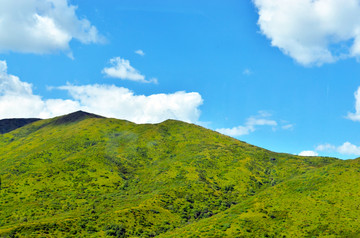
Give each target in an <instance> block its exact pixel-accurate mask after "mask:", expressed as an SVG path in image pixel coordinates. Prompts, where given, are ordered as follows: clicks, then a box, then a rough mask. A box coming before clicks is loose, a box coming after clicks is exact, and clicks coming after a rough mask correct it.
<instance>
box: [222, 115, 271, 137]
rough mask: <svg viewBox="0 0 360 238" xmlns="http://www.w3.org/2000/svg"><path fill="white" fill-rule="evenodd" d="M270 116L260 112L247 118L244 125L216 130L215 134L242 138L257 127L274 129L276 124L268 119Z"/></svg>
mask: <svg viewBox="0 0 360 238" xmlns="http://www.w3.org/2000/svg"><path fill="white" fill-rule="evenodd" d="M270 116H271V114H269V113H267V112H263V111H260V112H259V114H258V115H257V116H252V117H249V118H248V119H247V120H246V122H245V125H241V126H236V127H233V128H220V129H216V131H217V132H220V133H222V134H225V135H228V136H243V135H248V134H250V133H251V132H254V131H255V130H256V129H257V127H258V126H272V127H275V126H277V125H278V123H277V122H276V121H274V120H271V119H269V117H270Z"/></svg>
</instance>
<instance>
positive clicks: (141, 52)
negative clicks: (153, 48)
mask: <svg viewBox="0 0 360 238" xmlns="http://www.w3.org/2000/svg"><path fill="white" fill-rule="evenodd" d="M135 54H138V55H140V56H144V55H145V52H144V51H142V50H136V51H135Z"/></svg>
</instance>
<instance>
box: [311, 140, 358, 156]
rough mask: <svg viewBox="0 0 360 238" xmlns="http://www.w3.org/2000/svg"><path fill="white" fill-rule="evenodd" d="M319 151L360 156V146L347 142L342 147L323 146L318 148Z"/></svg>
mask: <svg viewBox="0 0 360 238" xmlns="http://www.w3.org/2000/svg"><path fill="white" fill-rule="evenodd" d="M316 150H317V151H327V152H337V153H340V154H344V155H360V146H356V145H353V144H351V143H350V142H345V143H344V144H342V145H341V146H334V145H331V144H323V145H319V146H317V147H316Z"/></svg>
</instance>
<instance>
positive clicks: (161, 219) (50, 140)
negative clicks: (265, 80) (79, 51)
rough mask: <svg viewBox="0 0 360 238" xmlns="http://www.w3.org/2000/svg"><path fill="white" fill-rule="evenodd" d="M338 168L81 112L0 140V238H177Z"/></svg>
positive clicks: (175, 128) (169, 127)
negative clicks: (168, 237)
mask: <svg viewBox="0 0 360 238" xmlns="http://www.w3.org/2000/svg"><path fill="white" fill-rule="evenodd" d="M336 163H339V162H338V160H337V159H334V158H321V157H309V158H304V157H298V156H293V155H288V154H278V153H274V152H270V151H267V150H264V149H261V148H258V147H255V146H252V145H249V144H247V143H244V142H241V141H238V140H235V139H233V138H230V137H227V136H224V135H221V134H219V133H217V132H213V131H211V130H207V129H205V128H202V127H199V126H196V125H192V124H188V123H184V122H179V121H174V120H168V121H165V122H163V123H160V124H144V125H137V124H134V123H131V122H128V121H123V120H116V119H109V118H103V117H100V116H96V115H93V114H88V113H84V112H76V113H73V114H69V115H65V116H63V117H57V118H53V119H49V120H41V121H36V122H34V123H31V124H29V125H26V126H24V127H21V128H19V129H17V130H14V131H12V132H10V133H6V134H3V135H0V164H1V165H2V166H1V167H0V176H1V187H2V189H1V193H0V207H1V208H2V209H1V210H0V236H5V237H6V236H11V235H15V234H21V235H29V236H47V237H59V236H70V237H71V236H74V237H82V236H83V237H89V236H93V237H99V236H100V237H101V236H117V237H128V236H133V237H138V236H142V237H152V236H156V235H159V234H163V233H165V232H170V233H169V234H171V232H173V229H174V228H176V227H185V226H188V224H191V223H194V222H196V221H199V220H202V219H209V218H208V217H212V216H214V215H215V214H219V215H222V214H224V213H223V212H224V211H228V209H229V208H230V209H231V207H234V208H235V207H238V206H239V205H237V204H242V203H244V202H247V201H251V199H253V198H254V197H255V196H256V195H258V194H262V193H264V192H266V191H268V190H271V191H272V188H276V187H278V186H280V185H281V184H283V183H284V182H286V181H290V180H291V179H295V178H297V177H298V176H306V174H307V173H311V172H312V171H318V170H319V169H321V168H322V167H324V168H325V167H326V166H329V165H331V164H336ZM277 184H278V185H277ZM214 217H216V216H214ZM210 219H211V218H210ZM194 224H195V223H194Z"/></svg>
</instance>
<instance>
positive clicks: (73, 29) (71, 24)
mask: <svg viewBox="0 0 360 238" xmlns="http://www.w3.org/2000/svg"><path fill="white" fill-rule="evenodd" d="M76 8H77V7H76V6H73V5H69V4H68V2H67V0H12V1H8V0H0V16H1V17H0V52H6V51H15V52H22V53H36V54H46V53H53V52H58V51H66V52H68V55H70V56H71V55H72V54H71V51H70V46H69V43H70V41H71V40H72V39H76V40H78V41H80V42H81V43H85V44H89V43H98V42H102V41H103V40H104V39H103V37H102V36H100V35H99V33H98V31H97V29H96V28H95V27H94V26H92V25H91V23H90V22H89V21H88V20H86V19H79V18H78V16H77V15H76V12H75V11H76Z"/></svg>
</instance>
